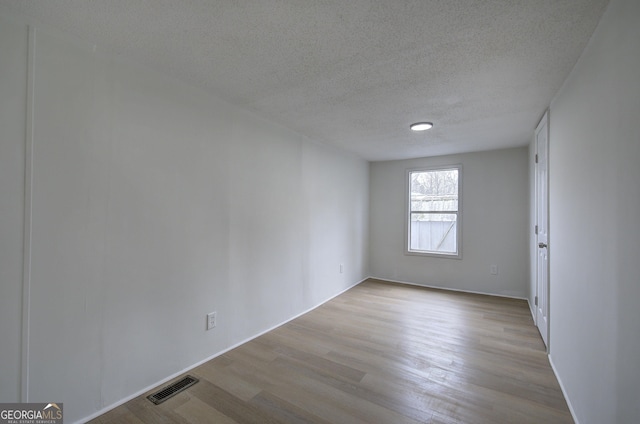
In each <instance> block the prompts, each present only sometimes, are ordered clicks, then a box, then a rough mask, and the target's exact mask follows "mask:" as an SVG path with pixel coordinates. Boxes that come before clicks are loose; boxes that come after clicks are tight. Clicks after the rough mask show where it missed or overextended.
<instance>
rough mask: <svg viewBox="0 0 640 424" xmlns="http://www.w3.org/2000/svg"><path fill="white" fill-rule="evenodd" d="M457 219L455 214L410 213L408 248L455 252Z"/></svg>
mask: <svg viewBox="0 0 640 424" xmlns="http://www.w3.org/2000/svg"><path fill="white" fill-rule="evenodd" d="M457 221H458V216H457V215H456V214H434V213H412V214H411V222H410V229H409V249H410V250H418V251H420V250H422V251H431V252H440V253H456V252H457V251H458V249H457V231H458V225H457Z"/></svg>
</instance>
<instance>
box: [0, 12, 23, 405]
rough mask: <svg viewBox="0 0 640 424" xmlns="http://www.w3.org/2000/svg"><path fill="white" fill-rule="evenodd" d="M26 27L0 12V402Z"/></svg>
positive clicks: (11, 358)
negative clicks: (6, 17) (0, 14)
mask: <svg viewBox="0 0 640 424" xmlns="http://www.w3.org/2000/svg"><path fill="white" fill-rule="evenodd" d="M26 99H27V27H26V26H25V25H21V24H17V23H13V22H11V21H9V20H6V19H4V18H3V17H2V16H0V196H1V197H0V402H17V401H19V400H20V366H21V365H20V355H21V335H22V324H21V323H22V249H23V245H22V232H23V217H24V209H23V205H24V167H25V127H26V116H25V111H26V108H27V106H26Z"/></svg>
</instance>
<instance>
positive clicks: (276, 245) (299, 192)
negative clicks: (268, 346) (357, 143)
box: [0, 20, 369, 422]
mask: <svg viewBox="0 0 640 424" xmlns="http://www.w3.org/2000/svg"><path fill="white" fill-rule="evenodd" d="M9 22H12V21H9ZM2 23H3V25H2V26H1V27H0V35H1V39H0V49H1V50H0V57H2V58H3V60H2V62H1V64H0V90H3V91H2V94H3V95H2V96H0V107H1V108H2V109H1V110H2V111H3V114H2V116H1V118H0V119H2V121H0V122H1V123H2V126H1V127H0V128H1V130H0V131H1V135H2V146H1V147H2V155H1V156H0V162H1V164H2V167H0V173H1V174H0V175H2V178H1V179H0V187H1V188H2V212H3V213H2V216H1V218H0V223H1V224H2V226H1V227H0V228H1V230H2V238H1V239H0V251H1V252H2V256H1V259H0V260H2V263H1V264H2V268H1V270H2V286H1V287H2V298H1V299H0V300H1V302H2V311H1V313H2V321H1V322H0V328H1V329H2V335H3V337H4V335H5V334H6V335H7V337H8V339H7V340H9V341H11V346H9V345H8V344H5V340H4V339H3V341H2V349H3V350H2V356H0V370H1V371H0V376H1V377H2V385H1V386H2V392H0V394H1V396H0V401H13V400H16V398H17V396H18V395H19V391H20V389H19V380H18V377H19V375H20V372H19V367H20V350H19V342H20V334H21V331H22V323H21V319H20V316H21V310H22V309H21V305H22V282H21V270H22V242H23V240H22V228H23V225H22V218H23V215H24V214H23V206H22V205H23V195H24V190H25V187H24V181H23V174H24V146H25V136H24V125H25V124H24V121H25V110H26V106H25V98H26V91H25V81H26V70H27V65H26V57H27V56H26V53H27V47H26V46H27V30H26V26H24V25H21V24H17V23H16V24H13V23H11V24H10V25H5V24H4V20H3V21H2ZM35 48H36V49H35V52H36V54H35V68H34V70H35V73H34V79H35V91H34V93H35V97H34V99H35V100H34V111H35V114H34V116H35V119H34V129H35V139H34V152H33V164H34V166H33V186H32V187H33V216H32V218H33V239H32V262H31V273H32V283H31V295H30V297H29V299H28V300H29V302H30V304H31V313H30V316H29V318H30V328H29V330H30V337H29V340H28V341H29V346H30V348H31V354H30V357H29V361H28V365H29V370H30V378H29V381H28V382H29V393H28V395H29V401H34V402H35V401H40V402H49V401H53V400H55V401H57V402H64V406H65V418H66V420H67V421H69V422H74V421H76V420H82V419H83V418H85V417H87V416H90V415H92V414H94V413H96V412H97V411H100V410H103V409H104V408H106V407H108V406H110V405H113V404H114V403H116V402H118V401H120V400H122V399H123V398H126V397H127V396H130V395H132V394H134V393H136V392H138V391H139V390H141V389H143V388H145V387H148V386H149V385H152V384H155V383H157V382H158V381H160V380H163V379H165V378H167V377H168V376H170V375H172V374H173V373H176V372H179V371H181V370H184V369H185V368H188V367H190V366H191V365H193V364H195V363H197V362H199V361H201V360H203V359H205V358H208V357H210V356H212V355H214V354H216V353H217V352H221V351H223V350H224V349H226V348H228V347H230V346H233V345H234V344H236V343H239V342H241V341H243V340H246V339H247V338H250V337H252V336H254V335H256V334H258V333H259V332H261V331H264V330H266V329H268V328H270V327H272V326H274V325H277V324H279V323H281V322H283V321H285V320H287V319H289V318H291V317H293V316H295V315H296V314H299V313H301V312H303V311H305V310H307V309H309V308H312V307H313V306H316V305H318V304H319V303H321V302H323V301H325V300H327V299H328V298H330V297H331V296H334V295H336V294H338V293H339V292H341V291H343V290H345V289H347V288H348V287H350V286H351V285H353V284H355V283H357V282H358V281H360V280H362V279H364V278H365V277H366V276H367V275H368V269H367V259H368V255H367V251H368V228H369V226H368V207H369V200H368V191H369V190H368V184H369V166H368V163H367V162H366V161H364V160H362V159H359V158H356V157H354V156H352V155H350V154H347V153H344V152H341V151H338V150H336V149H334V148H329V147H325V146H322V145H319V144H315V143H313V142H311V141H309V140H307V139H304V138H303V137H301V136H299V135H297V134H295V133H293V132H291V131H289V130H287V129H284V128H282V127H280V126H278V125H275V124H273V123H270V122H267V121H265V120H262V119H259V118H257V117H255V116H254V115H252V114H251V113H249V112H246V111H243V110H242V109H240V108H237V107H235V106H232V105H230V104H227V103H225V102H223V101H221V100H218V99H216V98H215V97H212V96H210V95H208V94H206V93H204V92H202V90H199V89H196V88H193V87H191V86H189V85H186V84H184V83H181V82H179V81H176V80H174V79H172V78H168V77H165V76H163V75H161V74H158V73H156V72H154V71H152V70H149V69H147V68H144V67H139V66H136V65H134V64H130V63H122V62H120V61H118V60H117V59H116V58H113V57H109V56H107V55H103V54H101V53H100V50H99V48H98V49H94V47H93V46H89V45H84V44H83V43H82V42H78V41H75V40H71V39H68V38H67V37H66V36H64V37H63V36H59V34H57V33H55V35H54V33H53V32H50V31H48V30H42V29H39V30H38V32H37V37H36V42H35ZM5 57H11V58H13V59H15V60H16V61H17V62H16V63H7V62H5V60H4V58H5ZM23 59H24V60H23ZM21 60H23V61H22V62H21ZM5 68H10V69H5ZM5 92H6V93H9V94H10V95H7V96H5V95H4V93H5ZM5 110H6V111H8V112H7V113H8V114H7V115H5V113H4V111H5ZM5 123H8V124H9V125H5ZM5 153H6V155H5ZM5 211H6V214H5ZM5 235H6V237H5ZM341 263H342V264H344V272H343V273H342V274H341V273H340V272H339V265H340V264H341ZM5 265H6V268H5ZM5 306H6V308H5ZM214 310H215V311H217V312H218V315H217V327H216V328H215V329H214V330H212V331H205V316H206V314H207V313H208V312H211V311H214ZM5 346H6V347H5ZM5 350H6V352H7V354H6V355H5ZM5 377H6V378H7V380H5ZM5 382H6V384H5Z"/></svg>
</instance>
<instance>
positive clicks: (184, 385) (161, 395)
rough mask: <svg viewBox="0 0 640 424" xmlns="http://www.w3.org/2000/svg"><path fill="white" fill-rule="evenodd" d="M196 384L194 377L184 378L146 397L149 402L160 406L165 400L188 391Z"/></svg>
mask: <svg viewBox="0 0 640 424" xmlns="http://www.w3.org/2000/svg"><path fill="white" fill-rule="evenodd" d="M197 382H198V379H197V378H195V377H191V376H190V375H187V376H185V377H184V378H183V379H182V380H178V381H176V382H175V383H173V384H169V385H168V386H167V387H165V388H163V389H161V390H160V391H158V392H156V393H154V394H152V395H149V396H147V399H149V400H150V401H151V402H153V403H155V404H156V405H159V404H161V403H162V402H164V401H165V400H167V399H169V398H170V397H173V396H175V395H177V394H178V393H180V392H181V391H183V390H186V389H188V388H189V387H191V386H193V385H194V384H196V383H197Z"/></svg>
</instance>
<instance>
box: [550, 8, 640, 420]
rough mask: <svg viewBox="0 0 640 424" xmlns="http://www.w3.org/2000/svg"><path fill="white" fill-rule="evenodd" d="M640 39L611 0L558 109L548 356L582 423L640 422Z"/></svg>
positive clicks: (635, 16) (639, 21)
mask: <svg viewBox="0 0 640 424" xmlns="http://www.w3.org/2000/svg"><path fill="white" fill-rule="evenodd" d="M639 40H640V2H638V1H637V0H612V2H611V3H610V4H609V6H608V9H607V11H606V12H605V14H604V16H603V18H602V20H601V21H600V23H599V25H598V27H597V29H596V31H595V33H594V35H593V37H592V39H591V41H590V43H589V45H588V46H587V48H586V49H585V51H584V52H583V54H582V56H581V58H580V60H579V62H578V63H577V64H576V66H575V68H574V70H573V71H572V73H571V75H570V76H569V78H568V79H567V81H566V82H565V84H564V86H563V88H562V89H561V91H560V92H559V94H558V95H557V96H556V98H555V99H554V101H553V102H552V104H551V108H550V126H549V128H550V138H549V141H550V152H549V161H550V162H549V164H550V169H549V177H550V186H549V187H550V273H551V280H550V281H551V288H550V306H551V311H550V320H551V328H550V338H551V339H550V348H551V351H550V358H551V360H552V363H553V365H554V367H555V369H556V373H557V376H558V378H559V380H560V381H561V384H562V385H563V387H564V389H565V393H566V395H567V400H568V401H569V403H570V404H571V407H572V409H573V411H574V413H575V416H576V418H577V419H578V421H579V422H580V423H581V424H587V423H632V422H633V423H635V422H638V419H639V417H640V402H639V400H640V366H639V364H640V308H639V307H638V302H639V301H640V256H639V252H640V221H639V220H638V217H639V216H640V215H639V211H640V166H639V163H640V126H638V118H639V117H640V42H639Z"/></svg>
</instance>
